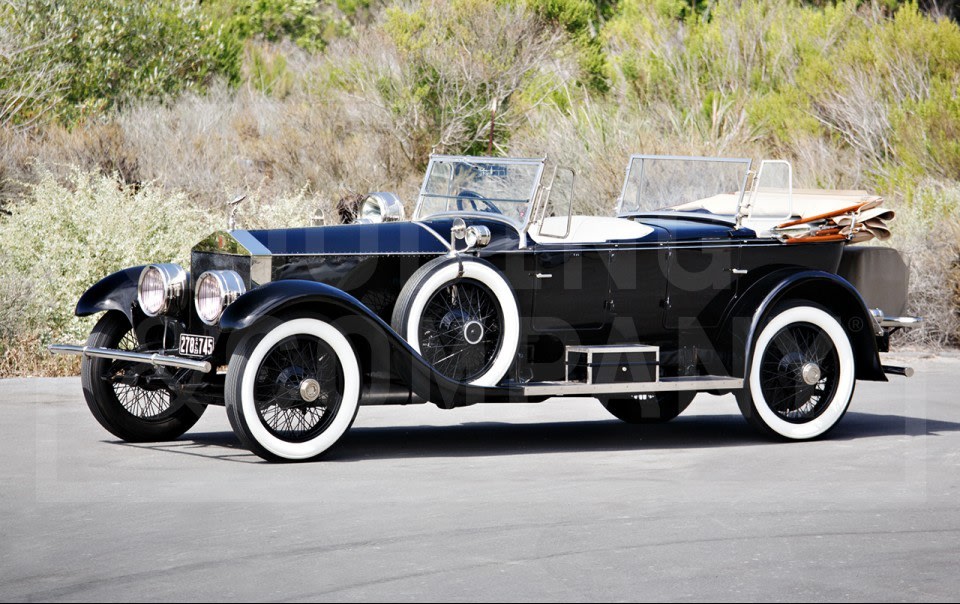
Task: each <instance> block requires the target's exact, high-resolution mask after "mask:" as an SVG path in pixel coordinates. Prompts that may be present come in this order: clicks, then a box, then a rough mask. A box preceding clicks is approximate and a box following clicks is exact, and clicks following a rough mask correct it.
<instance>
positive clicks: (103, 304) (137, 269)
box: [74, 266, 143, 325]
mask: <svg viewBox="0 0 960 604" xmlns="http://www.w3.org/2000/svg"><path fill="white" fill-rule="evenodd" d="M141 272H143V266H134V267H131V268H125V269H123V270H122V271H117V272H115V273H113V274H111V275H107V276H106V277H104V278H103V279H101V280H99V281H97V282H96V283H94V284H93V286H91V287H90V289H88V290H87V291H85V292H84V293H83V295H82V296H80V300H78V301H77V308H76V310H74V314H76V315H77V316H78V317H88V316H90V315H93V314H96V313H98V312H103V311H105V310H119V311H120V312H122V313H123V314H125V315H126V316H127V319H129V320H130V324H131V325H133V323H134V306H135V304H136V302H137V283H138V281H139V280H140V273H141Z"/></svg>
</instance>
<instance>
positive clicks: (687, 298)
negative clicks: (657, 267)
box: [663, 240, 740, 330]
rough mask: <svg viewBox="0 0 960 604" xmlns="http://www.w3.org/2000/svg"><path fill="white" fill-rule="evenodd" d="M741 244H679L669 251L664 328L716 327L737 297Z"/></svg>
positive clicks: (708, 242) (727, 242) (724, 242)
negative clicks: (725, 310) (735, 296)
mask: <svg viewBox="0 0 960 604" xmlns="http://www.w3.org/2000/svg"><path fill="white" fill-rule="evenodd" d="M739 260H740V245H739V244H738V243H733V242H730V241H724V240H720V241H710V240H707V241H689V242H678V243H677V244H676V245H675V246H673V247H672V248H671V249H669V250H668V251H667V258H666V265H667V297H666V300H665V301H664V313H663V320H664V322H663V325H664V327H665V328H667V329H668V330H669V329H688V328H693V329H695V328H704V327H715V326H717V325H718V324H719V322H720V319H721V317H722V314H723V310H724V309H725V308H726V307H727V304H729V302H730V300H731V298H732V297H733V296H734V294H735V293H736V292H735V284H736V279H737V277H738V273H737V272H736V271H738V270H740V269H739Z"/></svg>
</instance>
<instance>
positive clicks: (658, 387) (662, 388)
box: [523, 375, 743, 396]
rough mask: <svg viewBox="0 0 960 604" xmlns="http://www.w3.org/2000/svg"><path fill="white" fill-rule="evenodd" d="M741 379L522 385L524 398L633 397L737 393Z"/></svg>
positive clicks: (710, 377) (707, 377) (708, 377)
mask: <svg viewBox="0 0 960 604" xmlns="http://www.w3.org/2000/svg"><path fill="white" fill-rule="evenodd" d="M740 388H743V379H742V378H732V377H725V376H719V375H698V376H690V377H665V378H660V381H659V382H634V383H620V384H584V383H580V382H530V383H528V384H524V385H523V394H524V396H576V395H581V396H592V395H595V394H633V393H638V392H639V393H643V392H678V391H680V390H738V389H740Z"/></svg>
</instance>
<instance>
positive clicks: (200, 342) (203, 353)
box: [180, 333, 214, 357]
mask: <svg viewBox="0 0 960 604" xmlns="http://www.w3.org/2000/svg"><path fill="white" fill-rule="evenodd" d="M213 343H214V340H213V338H212V337H210V336H191V335H189V334H185V333H182V334H180V354H182V355H185V356H188V357H208V356H210V355H211V354H213Z"/></svg>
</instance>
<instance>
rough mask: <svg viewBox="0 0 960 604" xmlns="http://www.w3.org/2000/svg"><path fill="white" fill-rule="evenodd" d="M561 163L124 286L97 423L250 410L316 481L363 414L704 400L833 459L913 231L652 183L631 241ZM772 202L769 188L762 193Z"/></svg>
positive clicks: (873, 370)
mask: <svg viewBox="0 0 960 604" xmlns="http://www.w3.org/2000/svg"><path fill="white" fill-rule="evenodd" d="M545 166H546V162H545V160H543V159H519V158H477V157H451V156H434V157H432V158H431V161H430V163H429V166H428V169H427V174H426V176H425V178H424V181H423V186H422V189H421V191H420V195H419V198H418V200H417V204H416V209H415V210H414V213H413V217H412V220H409V221H406V220H403V208H402V205H400V203H399V201H398V200H397V199H396V197H394V196H392V195H391V194H380V193H376V194H371V195H370V196H368V197H367V199H366V201H365V202H364V205H363V209H362V212H361V213H360V219H359V220H358V223H357V224H351V225H340V226H323V227H312V228H293V229H283V230H269V231H248V230H242V229H234V230H229V231H221V232H216V233H213V234H212V235H210V236H209V237H207V238H206V239H204V240H203V241H201V242H200V243H199V244H198V245H197V246H196V247H195V248H194V249H193V252H192V257H191V266H190V267H189V270H188V269H186V268H183V267H181V266H177V265H175V264H152V265H149V266H137V267H133V268H129V269H126V270H123V271H120V272H118V273H115V274H113V275H110V276H108V277H106V278H105V279H103V280H102V281H100V282H99V283H97V284H95V285H93V287H91V288H90V289H89V290H88V291H87V292H86V293H85V294H84V295H83V297H82V298H81V299H80V301H79V303H78V304H77V309H76V313H77V314H78V315H81V316H86V315H92V314H94V313H100V312H102V313H103V316H102V317H101V319H100V320H99V322H98V323H97V324H96V327H94V329H93V332H92V334H91V335H90V338H89V340H88V342H87V344H86V346H70V345H55V346H53V347H51V348H52V350H53V351H54V352H58V353H72V354H82V355H83V365H82V382H83V391H84V395H85V397H86V400H87V403H88V405H89V407H90V410H91V411H92V412H93V414H94V416H95V417H96V419H97V420H98V421H99V422H100V423H101V424H102V425H103V426H104V427H105V428H106V429H107V430H109V431H110V432H112V433H113V434H115V435H116V436H118V437H120V438H122V439H124V440H129V441H158V440H168V439H174V438H177V437H178V436H180V435H181V434H182V433H184V432H185V431H186V430H188V429H189V428H190V427H191V426H192V425H193V424H194V423H195V422H196V421H197V419H198V418H199V417H200V414H201V413H202V412H203V411H204V409H205V408H206V407H207V406H209V405H225V406H226V409H227V415H228V417H229V419H230V423H231V425H232V426H233V428H234V430H235V431H236V433H237V435H238V436H239V438H240V439H241V440H242V442H243V443H244V444H245V445H246V446H248V447H249V448H250V449H251V450H252V451H254V452H255V453H257V454H258V455H260V456H262V457H264V458H267V459H271V460H304V459H313V458H316V457H317V456H319V455H321V454H322V453H323V452H325V451H326V450H327V449H329V448H330V447H331V446H332V445H333V444H334V443H336V442H337V440H338V439H339V438H340V437H341V436H342V435H343V434H344V432H345V431H346V430H347V429H348V428H349V427H350V425H351V423H352V422H353V420H354V418H355V416H356V413H357V409H358V406H359V405H361V404H410V403H422V402H427V401H429V402H432V403H434V404H436V405H437V406H439V407H441V408H444V409H452V408H456V407H461V406H465V405H472V404H475V403H508V402H535V401H543V400H546V399H548V398H552V397H558V396H590V397H596V398H598V399H599V400H600V402H601V403H602V404H603V405H604V406H605V407H606V408H607V409H608V410H609V411H610V412H611V413H612V414H613V415H615V416H616V417H618V418H620V419H622V420H624V421H627V422H634V423H645V422H664V421H668V420H670V419H672V418H673V417H676V416H677V415H678V414H680V413H681V412H682V411H683V410H684V409H685V408H686V407H687V406H688V405H689V404H690V402H691V400H692V399H693V397H694V396H695V394H696V393H698V392H709V393H713V394H719V393H730V392H733V393H734V394H736V396H737V399H738V401H739V403H740V408H741V410H742V411H743V414H744V416H745V417H746V418H747V420H748V421H749V422H750V423H751V424H753V425H754V426H756V427H757V428H759V429H760V430H761V431H763V432H766V433H768V434H770V435H774V436H778V437H781V438H785V439H794V440H804V439H811V438H815V437H819V436H821V435H823V434H825V433H826V432H827V431H828V430H830V429H831V428H832V427H833V426H834V425H836V423H837V422H838V421H839V420H840V418H841V417H842V416H843V414H844V412H845V411H846V409H847V407H848V405H849V403H850V400H851V397H852V396H853V392H854V385H855V381H856V380H881V381H882V380H885V379H886V377H885V374H889V373H899V374H901V375H908V374H909V373H910V370H909V369H908V368H903V367H890V366H884V365H882V364H881V361H880V358H879V352H882V351H885V350H886V348H887V344H888V338H889V335H890V333H891V332H892V331H893V330H896V329H898V328H900V327H907V326H910V325H912V324H914V323H916V322H917V321H918V319H913V318H909V317H902V316H900V315H902V313H903V311H904V307H905V303H906V269H905V266H904V263H903V261H902V260H901V258H900V256H899V254H897V253H896V252H895V251H893V250H891V249H889V248H883V247H879V246H857V245H851V244H852V243H855V242H858V241H861V240H865V239H868V238H872V237H880V238H884V237H885V236H886V235H887V234H888V233H889V231H888V230H887V227H886V222H885V221H887V220H889V219H890V218H892V212H889V211H887V210H885V209H883V208H880V207H877V206H878V204H879V199H877V198H870V197H868V196H866V194H865V193H864V192H855V191H853V192H852V191H794V190H793V189H792V178H791V173H790V167H789V164H786V163H785V162H763V164H762V165H761V168H760V170H759V171H758V172H757V173H756V174H755V173H754V172H752V171H751V169H750V168H751V162H750V161H749V160H739V159H712V158H684V157H658V156H642V155H637V156H633V157H631V158H630V162H629V165H628V168H627V174H626V179H625V182H624V187H623V191H622V194H621V198H620V200H619V203H618V206H617V212H616V214H617V215H616V217H599V216H577V215H572V213H571V208H572V207H573V189H574V186H573V185H574V182H573V181H574V175H573V172H572V171H570V170H566V169H563V168H553V169H551V170H550V171H549V174H545ZM748 185H749V186H748Z"/></svg>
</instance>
